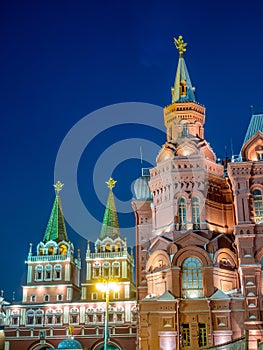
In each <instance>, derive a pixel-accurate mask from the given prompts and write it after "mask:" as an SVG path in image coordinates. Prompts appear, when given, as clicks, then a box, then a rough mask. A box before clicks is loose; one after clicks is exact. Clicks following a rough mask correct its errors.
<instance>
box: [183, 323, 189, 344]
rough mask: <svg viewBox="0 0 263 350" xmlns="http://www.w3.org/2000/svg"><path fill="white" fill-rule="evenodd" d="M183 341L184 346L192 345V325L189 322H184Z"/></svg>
mask: <svg viewBox="0 0 263 350" xmlns="http://www.w3.org/2000/svg"><path fill="white" fill-rule="evenodd" d="M182 341H183V347H186V346H190V345H191V337H190V326H189V324H188V323H183V324H182Z"/></svg>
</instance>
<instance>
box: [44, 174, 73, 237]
mask: <svg viewBox="0 0 263 350" xmlns="http://www.w3.org/2000/svg"><path fill="white" fill-rule="evenodd" d="M63 186H64V185H63V184H62V183H61V182H60V181H57V183H56V184H55V185H54V187H55V191H56V198H55V201H54V204H53V208H52V210H51V214H50V217H49V220H48V224H47V228H46V231H45V234H44V238H43V242H44V243H46V242H48V241H55V242H61V241H68V235H67V231H66V226H65V221H64V215H63V212H62V207H61V201H60V196H59V192H60V191H61V190H62V187H63Z"/></svg>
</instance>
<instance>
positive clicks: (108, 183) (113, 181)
mask: <svg viewBox="0 0 263 350" xmlns="http://www.w3.org/2000/svg"><path fill="white" fill-rule="evenodd" d="M116 182H117V181H115V180H113V178H112V177H110V178H109V180H108V181H106V182H105V184H107V185H108V187H109V189H110V190H112V189H113V187H115V184H116Z"/></svg>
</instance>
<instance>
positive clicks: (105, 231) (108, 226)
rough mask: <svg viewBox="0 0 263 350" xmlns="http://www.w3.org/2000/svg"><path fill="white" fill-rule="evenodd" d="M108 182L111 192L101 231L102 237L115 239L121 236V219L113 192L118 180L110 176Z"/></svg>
mask: <svg viewBox="0 0 263 350" xmlns="http://www.w3.org/2000/svg"><path fill="white" fill-rule="evenodd" d="M106 183H107V184H108V187H109V189H110V192H109V197H108V200H107V205H106V209H105V212H104V217H103V222H102V227H101V231H100V239H104V238H105V237H110V238H112V239H114V238H116V237H120V227H119V220H118V215H117V211H116V205H115V200H114V195H113V192H112V188H113V187H114V186H115V183H116V181H114V180H113V179H112V178H110V179H109V181H107V182H106Z"/></svg>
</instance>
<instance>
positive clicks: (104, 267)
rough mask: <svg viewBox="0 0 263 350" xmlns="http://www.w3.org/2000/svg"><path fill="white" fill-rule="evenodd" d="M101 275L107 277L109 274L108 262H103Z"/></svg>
mask: <svg viewBox="0 0 263 350" xmlns="http://www.w3.org/2000/svg"><path fill="white" fill-rule="evenodd" d="M103 276H104V277H107V278H108V277H109V276H110V263H108V262H105V263H104V264H103Z"/></svg>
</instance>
